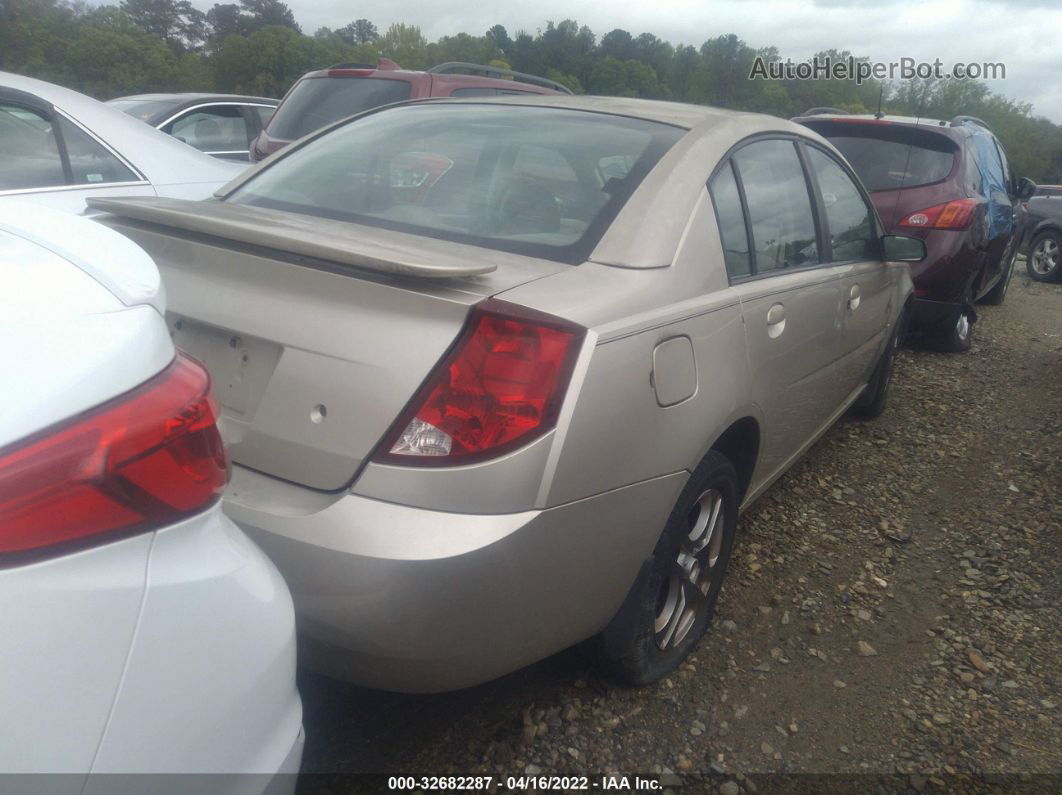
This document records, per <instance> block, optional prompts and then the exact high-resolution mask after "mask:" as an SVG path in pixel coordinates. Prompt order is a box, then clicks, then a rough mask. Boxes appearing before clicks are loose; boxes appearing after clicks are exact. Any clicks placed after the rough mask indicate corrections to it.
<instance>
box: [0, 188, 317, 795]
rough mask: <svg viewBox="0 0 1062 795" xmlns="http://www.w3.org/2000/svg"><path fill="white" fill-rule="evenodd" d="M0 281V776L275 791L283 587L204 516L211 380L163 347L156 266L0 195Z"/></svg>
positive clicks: (291, 666) (291, 654) (288, 745)
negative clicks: (155, 780)
mask: <svg viewBox="0 0 1062 795" xmlns="http://www.w3.org/2000/svg"><path fill="white" fill-rule="evenodd" d="M0 284H2V285H3V288H2V289H0V367H2V368H3V372H5V373H7V374H8V376H9V377H8V379H7V380H6V381H5V389H4V390H3V396H2V397H0V604H2V605H3V609H2V610H0V734H2V736H3V742H0V773H3V774H10V773H66V774H78V775H72V776H62V777H56V778H50V779H48V780H47V787H46V788H47V789H48V791H55V790H56V789H58V790H61V791H67V790H70V791H74V792H82V791H84V792H105V791H111V790H112V789H113V786H114V784H115V782H114V780H108V779H106V778H96V777H95V776H94V775H91V776H88V778H87V779H86V778H85V776H86V775H87V774H100V773H159V772H164V773H200V774H215V773H226V774H228V773H242V774H246V773H254V774H259V775H258V776H253V777H247V776H233V777H219V778H212V779H209V780H207V781H206V782H205V786H206V787H207V788H208V789H218V790H228V789H230V788H231V789H234V790H238V791H240V792H244V791H247V789H248V786H249V785H250V786H251V787H252V788H258V789H261V788H263V787H266V786H269V787H270V788H271V789H273V788H277V787H278V785H279V788H281V789H284V788H288V789H290V788H293V786H294V776H293V775H291V776H285V777H282V778H277V777H276V774H278V773H292V774H293V773H295V772H297V771H298V767H299V762H300V759H301V755H302V744H303V733H302V705H301V702H300V699H299V695H298V692H297V690H296V688H295V634H294V614H293V610H292V604H291V597H290V595H289V593H288V589H287V587H286V586H285V584H284V581H283V580H282V579H281V578H280V575H279V574H278V573H277V571H276V569H275V568H274V567H273V565H272V564H271V563H270V562H269V561H268V559H267V558H266V557H265V556H264V555H263V554H262V553H261V551H260V550H259V549H258V548H257V547H256V546H255V545H254V544H253V543H252V542H251V541H249V540H248V539H247V537H246V536H244V535H243V533H242V532H241V531H239V530H238V529H237V528H236V527H235V526H234V525H233V524H232V523H231V522H230V521H229V520H228V519H227V518H226V517H225V516H224V515H223V514H222V513H221V510H220V503H219V497H220V494H221V491H222V490H223V489H224V487H225V484H226V482H227V480H228V466H227V460H226V457H225V452H224V448H223V446H222V443H221V438H220V436H219V434H218V430H217V427H216V425H215V419H216V416H217V414H216V412H217V407H216V404H215V403H214V399H213V396H212V394H211V392H210V381H209V376H208V375H207V374H206V371H205V370H204V369H203V368H202V366H200V365H199V364H198V363H197V362H195V361H193V360H191V359H189V358H187V357H185V356H183V355H182V354H179V353H176V354H175V350H174V346H173V343H172V342H171V340H170V336H169V334H168V332H167V329H166V324H165V323H164V321H163V315H162V313H163V311H164V308H165V307H164V303H165V299H164V295H163V291H162V288H161V286H160V280H159V274H158V271H157V270H156V268H155V265H154V263H153V262H152V261H151V259H150V258H149V257H148V256H147V255H146V254H145V253H144V252H143V251H142V250H141V249H140V248H138V247H137V246H136V245H135V244H134V243H132V242H130V241H129V240H127V239H126V238H124V237H122V236H120V235H118V234H117V233H115V232H111V231H110V230H108V229H106V228H104V227H102V226H100V225H99V224H96V223H95V222H94V221H91V220H88V219H84V218H78V217H76V216H72V215H69V214H66V213H58V212H54V211H50V210H46V209H44V208H41V207H38V206H35V205H23V206H21V207H19V206H15V205H11V204H8V205H4V204H0ZM28 783H29V784H33V781H32V780H30V781H29V782H28ZM38 783H41V782H40V781H38ZM127 783H131V782H129V781H127ZM201 783H203V782H201ZM86 784H87V786H86ZM140 784H142V785H144V786H142V787H140V789H141V791H144V790H145V789H153V788H154V785H153V784H151V783H150V782H148V783H145V782H143V781H141V782H140ZM138 786H139V785H138ZM2 788H3V787H2V786H0V789H2Z"/></svg>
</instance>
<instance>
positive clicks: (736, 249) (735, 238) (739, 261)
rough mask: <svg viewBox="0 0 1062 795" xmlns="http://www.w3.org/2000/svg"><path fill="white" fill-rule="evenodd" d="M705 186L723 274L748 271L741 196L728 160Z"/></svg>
mask: <svg viewBox="0 0 1062 795" xmlns="http://www.w3.org/2000/svg"><path fill="white" fill-rule="evenodd" d="M708 187H709V190H710V191H711V194H712V204H713V205H715V217H716V220H717V221H718V223H719V237H720V238H721V240H722V243H723V259H724V261H725V262H726V272H727V275H729V276H730V278H731V279H740V278H741V277H742V276H748V275H750V274H751V273H752V263H751V262H750V261H749V238H748V232H747V230H746V228H745V214H744V213H743V212H742V210H741V196H740V195H739V194H738V188H737V181H736V180H735V179H734V169H733V167H732V166H731V164H730V163H727V164H726V165H725V166H724V167H723V169H722V170H721V171H720V172H719V173H718V174H716V175H715V176H714V177H713V178H712V181H711V183H710V184H709V186H708Z"/></svg>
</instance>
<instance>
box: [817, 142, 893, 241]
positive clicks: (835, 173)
mask: <svg viewBox="0 0 1062 795" xmlns="http://www.w3.org/2000/svg"><path fill="white" fill-rule="evenodd" d="M805 151H806V152H807V153H808V164H809V165H810V166H811V170H812V172H814V174H815V178H816V180H817V181H818V183H819V191H820V192H821V194H822V205H823V207H824V208H825V209H826V224H827V226H828V227H829V231H830V247H831V251H832V257H831V259H832V261H833V262H845V261H848V260H861V259H874V258H876V257H877V251H878V242H877V234H876V230H875V225H874V216H873V214H872V213H871V211H870V208H869V207H868V206H867V203H866V202H865V201H864V200H863V196H862V194H861V193H860V192H859V188H857V187H856V185H855V183H854V182H852V178H851V177H849V176H848V174H847V173H846V172H845V170H844V169H843V168H841V166H840V165H839V164H838V163H837V162H836V161H835V160H834V159H833V158H832V157H830V156H829V155H827V154H825V153H824V152H822V151H820V150H819V149H815V148H814V147H811V146H809V147H807V149H806V150H805Z"/></svg>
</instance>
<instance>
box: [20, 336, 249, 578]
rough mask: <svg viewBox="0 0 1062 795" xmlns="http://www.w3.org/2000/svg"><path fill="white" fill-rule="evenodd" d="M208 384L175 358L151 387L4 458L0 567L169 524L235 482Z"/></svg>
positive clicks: (191, 365) (198, 369)
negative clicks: (229, 467) (230, 482)
mask: <svg viewBox="0 0 1062 795" xmlns="http://www.w3.org/2000/svg"><path fill="white" fill-rule="evenodd" d="M217 416H218V412H217V406H216V404H215V402H214V399H213V397H212V396H211V393H210V376H209V375H207V372H206V370H204V369H203V367H202V366H201V365H199V364H198V363H197V362H195V361H193V360H191V359H189V358H187V357H185V356H183V355H178V357H177V358H176V359H175V360H174V362H173V363H172V364H171V365H170V366H169V367H167V368H166V369H165V370H163V371H162V372H161V373H159V375H157V376H155V377H154V378H152V379H151V380H150V381H148V382H146V383H144V384H142V385H141V386H139V387H137V388H136V389H134V390H132V391H131V392H128V393H126V394H125V395H122V396H121V397H119V398H117V399H115V400H112V401H110V402H108V403H104V404H103V405H102V406H98V407H97V408H95V409H92V410H90V411H88V412H86V413H85V414H82V415H80V416H78V417H76V418H74V419H73V420H70V421H69V422H65V423H62V424H60V425H56V426H53V427H51V428H48V429H46V430H44V431H41V432H39V433H36V434H34V435H33V436H31V437H30V438H28V439H24V440H22V441H20V442H16V443H15V444H13V445H10V446H8V447H7V448H5V449H2V450H0V564H3V563H11V562H21V561H23V560H25V559H27V558H37V557H41V556H46V555H48V554H54V553H56V552H59V551H62V550H64V549H67V548H69V547H70V546H71V545H83V544H87V543H90V542H99V543H102V542H104V541H107V540H109V539H110V538H111V537H113V536H117V535H119V534H120V535H125V534H130V533H134V532H142V531H145V530H150V529H153V528H157V527H160V526H163V525H166V524H170V523H172V522H174V521H176V520H178V519H180V518H182V517H184V516H188V515H190V514H192V513H194V512H197V511H199V510H202V509H203V508H205V507H206V506H207V505H209V504H210V503H212V502H214V501H215V500H216V499H217V498H218V496H219V495H220V494H221V492H222V490H223V489H224V488H225V484H226V483H227V482H228V460H227V458H226V454H225V447H224V445H223V444H222V441H221V436H220V434H219V433H218V428H217V424H216V423H217Z"/></svg>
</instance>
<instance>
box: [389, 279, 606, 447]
mask: <svg viewBox="0 0 1062 795" xmlns="http://www.w3.org/2000/svg"><path fill="white" fill-rule="evenodd" d="M585 334H586V330H585V329H584V328H581V327H579V326H576V325H574V324H571V323H568V322H567V321H565V320H562V319H560V318H557V317H553V316H552V315H546V314H543V313H540V312H535V311H533V310H529V309H526V308H523V307H519V306H516V305H514V304H509V303H506V302H504V301H497V300H488V301H484V302H483V303H481V304H480V305H479V306H477V307H476V309H475V310H473V312H472V314H471V316H470V317H469V320H468V322H467V324H466V325H465V328H464V331H462V333H461V335H460V336H459V337H458V339H457V342H456V343H455V344H454V347H453V348H452V349H451V350H450V352H449V353H448V354H447V355H446V356H444V357H443V358H442V360H441V361H440V362H439V363H438V364H437V365H436V366H435V369H434V370H433V371H432V374H431V375H430V376H429V377H428V380H427V381H426V382H425V383H424V385H423V386H422V387H421V388H420V390H419V391H418V392H417V394H416V395H415V396H414V398H413V400H412V401H410V404H409V406H408V407H407V409H406V411H404V412H403V413H402V415H400V416H399V418H398V420H397V421H396V422H395V424H394V426H393V427H392V429H391V431H390V432H389V433H388V435H387V436H386V437H384V442H383V444H382V446H381V448H380V453H379V454H378V455H377V456H376V460H378V461H385V462H387V463H393V464H394V463H397V464H412V465H429V466H430V465H435V466H440V465H450V466H452V465H455V464H464V463H470V462H472V461H474V460H479V459H482V458H487V457H492V456H496V455H501V454H502V453H504V452H507V451H509V450H512V449H514V448H516V447H519V446H522V445H525V444H527V443H528V442H530V441H531V440H532V439H535V438H537V437H539V436H541V435H542V434H543V433H545V432H546V431H548V430H550V429H551V428H553V427H554V425H555V424H556V421H557V414H558V413H559V412H560V406H561V403H562V401H563V399H564V393H565V391H566V389H567V386H568V380H569V378H570V377H571V373H572V368H573V367H574V366H575V359H576V357H577V356H578V354H579V348H580V343H581V342H582V340H583V337H584V336H585Z"/></svg>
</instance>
